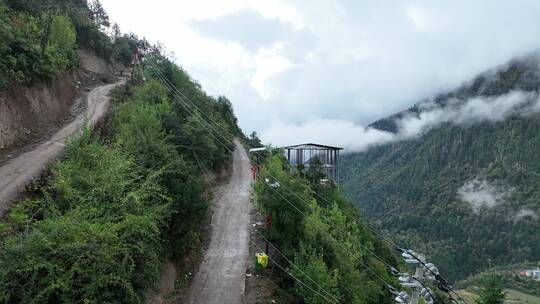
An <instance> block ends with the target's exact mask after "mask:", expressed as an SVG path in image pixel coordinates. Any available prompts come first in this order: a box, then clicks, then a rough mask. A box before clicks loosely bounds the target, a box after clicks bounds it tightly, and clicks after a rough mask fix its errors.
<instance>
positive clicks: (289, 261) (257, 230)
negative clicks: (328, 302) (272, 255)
mask: <svg viewBox="0 0 540 304" xmlns="http://www.w3.org/2000/svg"><path fill="white" fill-rule="evenodd" d="M254 229H255V231H256V232H257V233H258V234H259V235H260V236H261V237H262V238H263V239H264V240H265V241H266V242H267V243H268V244H270V246H272V247H273V248H274V249H275V250H276V252H278V253H279V255H281V256H282V257H283V258H284V259H285V260H286V261H287V262H288V263H289V265H292V266H294V267H295V268H296V269H298V271H300V273H302V274H303V275H304V276H305V277H306V278H308V279H309V280H310V281H311V282H312V283H313V284H315V285H317V287H319V288H320V289H321V290H322V291H324V292H325V293H326V294H327V295H328V296H329V297H331V298H332V299H334V300H335V301H336V302H338V303H339V300H338V299H336V298H335V297H334V296H332V294H330V293H329V292H328V291H326V290H325V289H324V288H322V287H321V286H320V285H319V284H318V283H317V282H315V281H314V280H313V279H312V278H311V277H310V276H308V275H307V274H306V273H305V272H304V271H303V270H302V269H301V268H300V267H298V266H297V265H296V264H294V263H293V262H291V260H289V259H288V258H287V256H285V254H283V253H282V252H281V251H280V250H279V249H278V248H277V247H276V245H274V244H272V242H270V241H269V240H268V239H267V238H266V237H265V236H264V235H263V234H262V233H261V232H260V231H259V229H257V228H254Z"/></svg>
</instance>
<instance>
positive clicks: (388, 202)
mask: <svg viewBox="0 0 540 304" xmlns="http://www.w3.org/2000/svg"><path fill="white" fill-rule="evenodd" d="M539 87H540V77H539V68H538V60H537V59H536V57H533V56H531V57H527V58H524V59H520V60H515V61H513V62H511V63H510V64H508V65H506V66H504V67H502V68H500V69H499V70H497V71H490V72H487V73H484V74H482V75H480V76H478V77H477V78H475V79H474V80H473V81H471V82H469V83H467V84H465V85H463V86H462V87H460V88H459V89H457V90H456V91H454V92H450V93H446V94H441V95H439V96H437V97H435V98H434V99H433V100H431V101H423V102H421V103H419V104H417V105H415V106H414V107H412V108H410V109H408V110H407V111H404V112H402V113H398V114H396V115H393V116H391V117H389V118H386V119H382V120H380V121H377V122H375V123H373V124H372V125H371V127H372V128H376V129H380V130H384V131H389V132H393V133H399V131H400V122H401V119H402V118H403V117H419V116H420V115H421V114H422V113H423V112H424V111H426V110H425V109H426V105H427V104H429V106H430V107H431V108H433V107H436V108H439V109H445V108H448V107H450V106H455V105H456V103H458V104H459V103H465V102H466V100H467V99H470V98H474V97H494V96H502V95H504V94H507V93H510V92H512V91H516V90H519V91H523V92H528V93H530V94H537V93H538V90H539ZM534 96H536V95H534ZM539 150H540V116H539V115H538V114H533V113H527V114H526V115H523V113H520V112H515V113H514V114H511V115H509V117H507V118H506V119H504V120H500V121H495V122H493V121H489V120H487V121H486V120H480V121H473V122H470V123H466V124H454V123H452V122H445V123H442V124H440V125H438V126H436V127H434V128H431V129H430V130H426V131H424V132H423V133H422V134H421V136H417V137H412V138H409V139H406V140H401V141H398V142H394V143H390V144H386V145H380V146H376V147H372V148H370V149H368V150H367V151H365V152H362V153H352V154H347V155H345V156H343V159H342V163H341V165H342V168H341V169H342V171H341V172H342V178H343V187H344V189H345V191H346V193H347V194H348V195H349V196H350V197H351V198H353V199H354V200H355V201H356V202H357V203H358V204H359V206H360V207H361V209H363V210H364V211H365V212H366V213H367V215H368V216H370V217H371V218H372V221H373V222H374V224H376V225H378V226H379V227H380V228H381V229H384V230H387V231H389V232H391V233H392V234H393V235H394V238H395V239H396V240H397V241H398V242H399V243H402V244H406V245H407V246H411V247H413V248H415V249H417V250H419V251H422V252H424V253H426V254H427V255H428V257H429V259H430V260H431V261H433V262H434V263H435V264H437V265H438V266H439V268H441V269H442V271H443V272H444V273H445V274H448V276H449V277H450V278H451V279H461V278H464V277H466V276H468V275H469V274H472V273H476V272H479V271H481V270H483V269H486V268H487V267H488V266H489V265H490V264H491V265H504V264H508V263H511V262H520V261H524V260H539V259H540V234H539V233H538V232H537V231H540V222H539V220H538V215H539V214H540V213H539V212H540V203H539V201H540V190H539V189H540V187H539V186H540V162H539V161H538V158H537V154H538V151H539Z"/></svg>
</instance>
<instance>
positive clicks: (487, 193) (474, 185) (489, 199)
mask: <svg viewBox="0 0 540 304" xmlns="http://www.w3.org/2000/svg"><path fill="white" fill-rule="evenodd" d="M511 191H512V189H509V188H506V187H504V186H500V185H495V184H493V183H490V182H488V181H487V180H486V179H481V178H477V179H474V180H472V181H468V182H466V183H465V184H464V185H463V186H461V188H459V190H458V196H459V198H460V199H461V200H463V201H464V202H467V203H469V204H470V205H471V208H472V210H473V212H475V213H478V212H479V211H480V210H482V208H483V207H484V208H488V209H489V208H493V207H495V206H497V205H500V204H503V203H504V199H505V198H506V197H507V196H508V195H509V194H510V193H511Z"/></svg>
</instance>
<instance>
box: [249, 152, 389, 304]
mask: <svg viewBox="0 0 540 304" xmlns="http://www.w3.org/2000/svg"><path fill="white" fill-rule="evenodd" d="M313 176H315V174H313V172H311V173H310V174H296V175H290V174H289V173H288V170H287V167H286V165H285V163H284V161H283V159H282V158H281V157H279V156H272V157H270V158H269V159H268V160H267V162H266V164H265V165H264V166H263V168H262V169H261V170H260V178H259V179H258V181H257V182H256V184H255V195H256V202H257V205H258V206H259V208H260V209H261V211H263V213H270V214H271V215H272V228H271V229H270V231H268V237H269V238H270V239H271V241H272V242H273V243H274V244H275V245H277V246H278V247H279V248H280V250H281V251H282V252H283V253H284V254H285V255H286V256H288V259H289V260H292V261H293V263H292V264H291V265H289V267H288V268H289V271H290V272H291V273H292V274H293V275H294V276H295V277H296V278H298V279H300V280H301V281H302V282H303V283H304V284H305V285H307V286H308V287H306V286H305V285H304V284H302V283H299V282H298V281H295V282H294V289H293V291H294V293H295V294H296V295H297V296H298V297H300V298H302V299H303V301H304V302H305V303H326V302H328V298H334V301H335V300H337V301H339V302H341V303H391V302H392V300H391V297H390V294H389V293H388V292H387V290H386V286H385V285H384V283H382V282H381V281H380V280H379V279H378V278H377V277H373V276H372V274H371V273H370V272H369V271H374V272H376V273H378V275H379V276H381V277H384V278H385V280H386V281H387V282H389V283H392V282H393V279H392V278H391V277H390V276H389V274H388V271H387V269H386V268H385V265H384V264H383V263H382V262H381V261H379V260H377V259H375V258H374V256H373V255H371V254H370V253H371V252H375V253H376V254H377V256H379V257H382V258H384V259H385V260H386V261H387V263H391V264H394V265H395V264H396V260H395V258H394V257H393V255H392V254H391V252H390V250H389V249H388V248H387V247H386V246H384V245H383V244H382V242H381V241H380V240H378V239H376V238H375V236H374V235H373V234H372V233H371V232H370V231H369V230H367V229H366V227H365V226H364V225H362V224H360V222H361V221H362V220H361V219H360V218H359V217H358V216H357V214H356V211H355V209H354V207H353V206H352V204H351V203H350V202H349V201H347V200H346V199H345V198H344V197H343V195H342V194H341V193H340V191H339V189H338V188H337V187H335V186H334V185H325V186H322V185H321V184H320V181H318V180H315V179H312V177H313ZM276 181H277V182H278V183H279V186H278V187H274V189H273V188H272V187H270V186H269V185H268V183H270V184H274V182H276ZM314 191H317V194H318V196H316V195H315V194H314ZM366 267H368V268H369V270H368V269H367V268H366ZM284 280H291V279H290V278H286V279H284ZM394 284H395V283H394ZM281 285H282V286H287V285H288V284H281ZM360 286H361V288H359V287H360ZM396 286H397V284H396ZM312 290H315V291H317V292H318V293H320V294H322V295H324V296H323V297H321V296H320V295H317V294H316V293H314V292H313V291H312ZM324 297H326V298H327V299H324Z"/></svg>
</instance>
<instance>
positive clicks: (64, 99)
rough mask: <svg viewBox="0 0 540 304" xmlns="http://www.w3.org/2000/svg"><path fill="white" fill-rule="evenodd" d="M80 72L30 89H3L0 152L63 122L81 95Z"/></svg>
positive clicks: (0, 110)
mask: <svg viewBox="0 0 540 304" xmlns="http://www.w3.org/2000/svg"><path fill="white" fill-rule="evenodd" d="M80 78H81V77H80V75H79V73H77V72H71V73H67V74H65V75H63V76H62V77H60V78H59V79H57V80H56V81H54V82H53V83H48V84H46V83H38V84H36V85H34V86H32V87H30V88H28V87H14V88H10V89H9V90H7V91H4V92H0V151H1V150H7V149H9V148H11V147H12V146H14V145H20V144H24V143H25V142H27V141H31V140H32V139H35V138H36V137H40V136H41V135H42V133H43V131H44V130H47V129H49V128H50V127H51V126H54V125H57V124H60V123H61V122H62V121H63V119H64V117H65V116H66V114H68V113H69V112H70V111H69V110H70V108H71V106H72V104H73V102H74V100H76V99H77V97H78V95H79V90H78V89H77V88H76V85H75V84H76V82H77V81H78V79H80Z"/></svg>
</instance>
